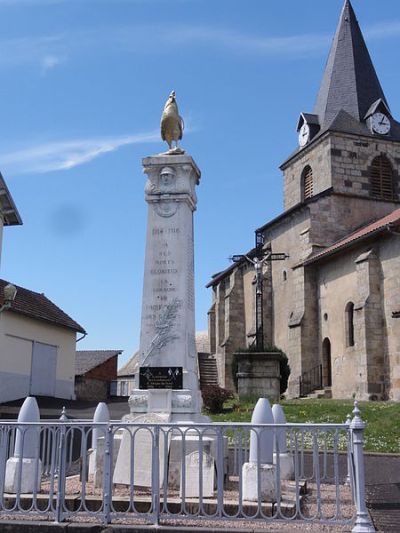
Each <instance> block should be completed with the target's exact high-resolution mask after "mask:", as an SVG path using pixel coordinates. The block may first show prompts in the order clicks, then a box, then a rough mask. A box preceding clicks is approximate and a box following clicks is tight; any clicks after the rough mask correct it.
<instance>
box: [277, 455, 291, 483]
mask: <svg viewBox="0 0 400 533" xmlns="http://www.w3.org/2000/svg"><path fill="white" fill-rule="evenodd" d="M276 463H277V458H276V453H274V465H276ZM279 473H280V476H279V477H280V478H281V479H284V480H290V479H294V462H293V455H292V454H291V453H280V454H279Z"/></svg>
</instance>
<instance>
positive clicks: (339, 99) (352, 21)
mask: <svg viewBox="0 0 400 533" xmlns="http://www.w3.org/2000/svg"><path fill="white" fill-rule="evenodd" d="M378 98H381V99H382V100H383V101H384V102H385V103H386V105H387V101H386V98H385V95H384V93H383V90H382V87H381V84H380V83H379V80H378V76H377V75H376V72H375V68H374V65H373V64H372V60H371V57H370V55H369V52H368V49H367V46H366V44H365V41H364V38H363V35H362V33H361V30H360V27H359V25H358V21H357V18H356V15H355V13H354V10H353V7H352V5H351V3H350V1H349V0H346V1H345V3H344V6H343V10H342V13H341V16H340V20H339V24H338V27H337V29H336V33H335V36H334V38H333V43H332V47H331V50H330V53H329V56H328V61H327V63H326V67H325V72H324V76H323V78H322V83H321V87H320V90H319V94H318V97H317V101H316V104H315V107H314V111H313V112H314V114H316V115H318V116H319V119H320V124H321V126H322V128H324V127H325V126H327V125H328V124H330V123H331V121H332V120H333V119H334V118H335V117H336V115H337V113H338V112H339V111H341V110H343V111H346V112H347V113H349V115H351V116H352V117H354V118H355V119H356V120H358V121H361V120H363V119H364V117H365V114H366V113H367V111H368V109H369V108H370V106H371V104H372V103H373V102H375V101H376V100H378ZM388 107H389V106H388Z"/></svg>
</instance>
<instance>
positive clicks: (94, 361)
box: [75, 350, 123, 376]
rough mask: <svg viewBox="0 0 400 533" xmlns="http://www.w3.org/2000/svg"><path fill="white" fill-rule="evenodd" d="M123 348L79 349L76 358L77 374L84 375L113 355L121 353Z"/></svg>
mask: <svg viewBox="0 0 400 533" xmlns="http://www.w3.org/2000/svg"><path fill="white" fill-rule="evenodd" d="M122 352H123V350H77V351H76V359H75V376H82V375H83V374H86V372H89V370H92V369H93V368H96V366H99V365H102V364H103V363H105V362H106V361H108V360H109V359H111V358H112V357H115V356H116V355H117V356H118V355H120V354H121V353H122Z"/></svg>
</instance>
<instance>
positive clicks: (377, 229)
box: [303, 209, 400, 265]
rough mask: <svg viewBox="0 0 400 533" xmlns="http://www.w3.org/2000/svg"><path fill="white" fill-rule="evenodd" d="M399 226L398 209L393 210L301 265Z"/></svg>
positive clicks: (399, 212) (399, 211) (399, 216)
mask: <svg viewBox="0 0 400 533" xmlns="http://www.w3.org/2000/svg"><path fill="white" fill-rule="evenodd" d="M399 224H400V209H395V210H394V211H392V212H391V213H390V214H389V215H386V216H385V217H383V218H380V219H379V220H376V221H375V222H372V223H371V224H367V225H366V226H364V227H362V228H360V229H358V230H356V231H354V232H353V233H351V234H350V235H348V236H347V237H344V238H343V239H341V240H340V241H337V242H335V244H332V246H329V247H328V248H325V249H324V250H323V251H322V252H319V253H317V254H316V255H314V256H312V257H310V258H309V259H306V261H304V263H303V264H304V265H309V264H311V263H314V262H316V261H319V260H320V259H323V258H325V257H327V256H329V255H332V254H334V253H336V252H338V251H340V250H342V249H343V248H348V247H349V246H352V245H354V244H357V243H358V242H359V241H362V240H364V239H366V238H368V237H371V236H372V235H375V234H376V233H381V232H382V231H385V230H386V228H387V227H388V226H389V227H390V226H397V225H399Z"/></svg>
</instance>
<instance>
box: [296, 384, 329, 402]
mask: <svg viewBox="0 0 400 533" xmlns="http://www.w3.org/2000/svg"><path fill="white" fill-rule="evenodd" d="M330 398H332V389H331V387H325V388H324V389H317V390H313V391H312V392H310V394H307V396H303V399H304V400H307V399H309V400H320V399H330Z"/></svg>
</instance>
